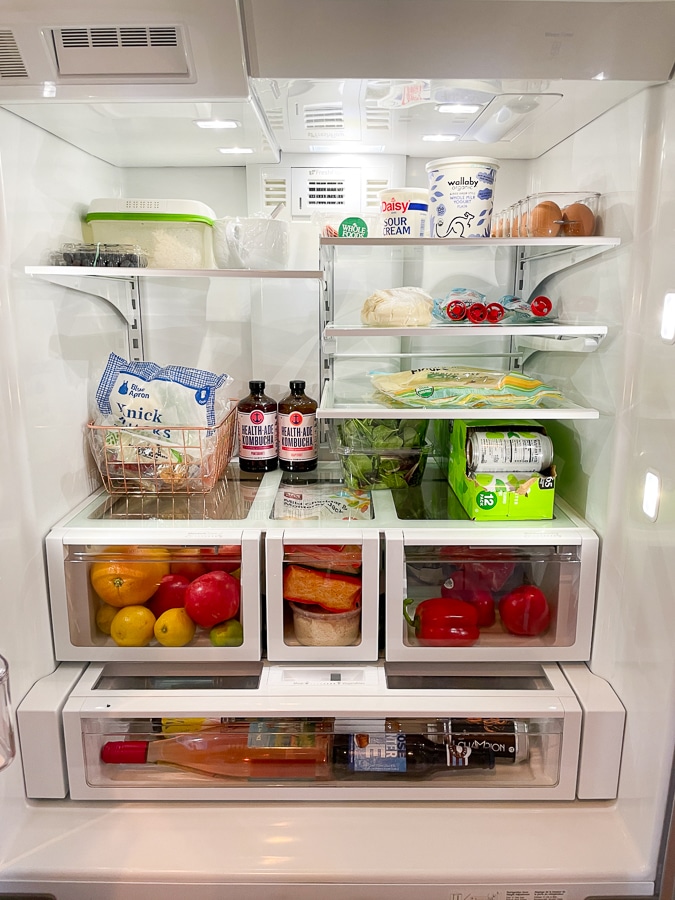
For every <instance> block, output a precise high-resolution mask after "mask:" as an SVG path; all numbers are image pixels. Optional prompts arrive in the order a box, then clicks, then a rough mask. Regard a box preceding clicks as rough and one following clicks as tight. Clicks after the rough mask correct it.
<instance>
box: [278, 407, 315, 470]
mask: <svg viewBox="0 0 675 900" xmlns="http://www.w3.org/2000/svg"><path fill="white" fill-rule="evenodd" d="M317 455H318V448H317V422H316V415H315V414H314V413H301V412H300V410H297V409H294V410H293V411H292V412H290V413H287V414H286V413H280V414H279V459H285V460H287V461H289V462H290V461H292V462H296V461H300V460H309V459H316V457H317Z"/></svg>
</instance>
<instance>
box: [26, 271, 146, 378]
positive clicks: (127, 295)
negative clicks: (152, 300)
mask: <svg viewBox="0 0 675 900" xmlns="http://www.w3.org/2000/svg"><path fill="white" fill-rule="evenodd" d="M39 277H40V278H41V279H42V280H43V281H49V282H50V283H51V284H57V285H59V286H60V287H65V288H68V290H71V291H79V292H80V293H81V294H88V295H89V296H93V297H98V298H100V299H101V300H105V302H106V303H108V304H109V305H110V306H112V308H113V309H114V310H115V312H116V313H117V314H118V316H119V317H120V318H121V319H122V321H123V322H124V323H125V325H126V328H127V342H128V346H129V359H130V360H135V361H140V360H143V359H144V358H145V356H144V348H143V316H142V314H141V291H140V284H139V279H138V278H111V277H106V278H95V277H93V276H87V275H81V276H76V277H73V276H72V275H51V274H50V275H42V274H41V275H40V276H39Z"/></svg>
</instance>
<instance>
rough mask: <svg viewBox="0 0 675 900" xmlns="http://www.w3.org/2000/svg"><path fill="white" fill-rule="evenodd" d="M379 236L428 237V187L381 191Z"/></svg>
mask: <svg viewBox="0 0 675 900" xmlns="http://www.w3.org/2000/svg"><path fill="white" fill-rule="evenodd" d="M378 196H379V198H380V215H379V218H378V236H379V237H400V238H423V237H427V236H428V235H427V214H428V211H429V191H427V190H426V188H406V187H403V188H387V190H385V191H380V193H379V195H378Z"/></svg>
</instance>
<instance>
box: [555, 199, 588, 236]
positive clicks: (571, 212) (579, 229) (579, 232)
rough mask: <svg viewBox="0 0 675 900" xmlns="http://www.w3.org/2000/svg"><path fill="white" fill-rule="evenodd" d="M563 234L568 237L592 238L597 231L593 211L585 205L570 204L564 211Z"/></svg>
mask: <svg viewBox="0 0 675 900" xmlns="http://www.w3.org/2000/svg"><path fill="white" fill-rule="evenodd" d="M562 217H563V227H562V230H563V234H564V235H566V236H568V237H591V235H592V234H593V232H594V231H595V216H594V215H593V210H592V209H589V207H588V206H586V204H585V203H570V205H569V206H566V207H564V209H563V211H562Z"/></svg>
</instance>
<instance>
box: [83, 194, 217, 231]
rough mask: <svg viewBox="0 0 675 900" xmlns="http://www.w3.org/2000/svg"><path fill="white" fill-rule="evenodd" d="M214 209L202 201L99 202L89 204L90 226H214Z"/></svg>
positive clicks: (123, 198)
mask: <svg viewBox="0 0 675 900" xmlns="http://www.w3.org/2000/svg"><path fill="white" fill-rule="evenodd" d="M215 218H216V214H215V212H214V211H213V210H212V209H211V207H210V206H207V205H206V204H205V203H201V202H200V201H199V200H154V199H146V200H144V199H138V198H133V197H122V198H119V197H118V198H98V199H96V200H92V201H91V203H90V204H89V211H88V213H87V215H86V217H85V221H86V222H92V221H102V220H115V219H117V220H122V221H126V222H129V221H148V220H151V221H154V222H157V221H160V222H200V223H202V224H205V225H213V221H214V219H215Z"/></svg>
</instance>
